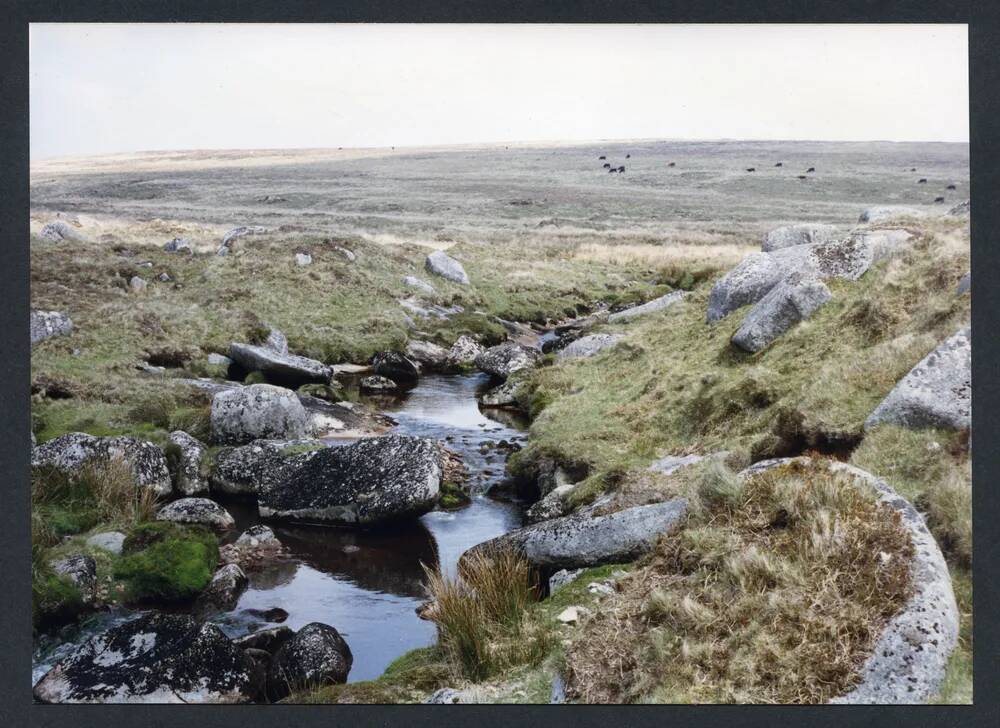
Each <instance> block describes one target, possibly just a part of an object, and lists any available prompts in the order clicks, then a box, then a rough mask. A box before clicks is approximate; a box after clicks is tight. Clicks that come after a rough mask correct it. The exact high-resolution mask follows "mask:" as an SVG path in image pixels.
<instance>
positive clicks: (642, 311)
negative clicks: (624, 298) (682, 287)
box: [608, 291, 687, 324]
mask: <svg viewBox="0 0 1000 728" xmlns="http://www.w3.org/2000/svg"><path fill="white" fill-rule="evenodd" d="M686 295H687V293H686V292H684V291H672V292H671V293H668V294H666V295H665V296H660V297H659V298H654V299H653V300H652V301H647V302H646V303H643V304H641V305H639V306H632V308H626V309H625V310H624V311H618V312H616V313H612V314H609V315H608V323H611V324H618V323H622V322H624V321H631V320H632V319H634V318H638V317H639V316H645V315H646V314H650V313H653V312H655V311H662V310H663V309H665V308H668V307H670V306H673V305H674V304H675V303H677V302H678V301H681V300H683V299H684V297H685V296H686Z"/></svg>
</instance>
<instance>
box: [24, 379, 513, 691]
mask: <svg viewBox="0 0 1000 728" xmlns="http://www.w3.org/2000/svg"><path fill="white" fill-rule="evenodd" d="M488 386H489V380H488V377H486V375H483V374H473V375H453V376H448V375H430V376H427V377H423V378H422V379H421V380H420V383H419V385H418V386H417V387H416V388H414V389H412V390H410V391H409V392H406V393H405V394H404V395H403V396H401V397H397V398H392V399H388V398H379V399H378V400H375V399H371V400H370V404H373V405H376V406H377V407H378V408H379V409H382V410H383V411H385V412H387V413H388V414H390V415H391V416H392V417H393V418H394V419H396V420H397V422H398V426H397V427H396V428H395V431H396V432H399V433H401V434H407V435H414V436H422V437H428V438H431V439H438V440H442V441H445V442H446V444H447V445H448V446H449V447H450V448H452V449H453V450H456V451H458V452H459V453H461V455H462V458H463V461H464V462H465V464H466V467H467V468H468V470H469V474H470V481H471V483H472V486H473V489H474V495H473V497H472V503H471V504H470V505H469V506H467V507H465V508H462V509H460V510H457V511H450V512H444V511H433V512H431V513H428V514H426V515H424V516H423V517H421V518H420V519H418V520H416V521H413V522H411V523H406V524H394V525H392V526H388V527H385V528H380V529H373V530H364V531H361V530H349V529H341V528H331V527H322V526H292V525H281V524H270V525H271V527H272V528H273V529H274V531H275V533H276V534H277V536H278V538H279V539H281V541H282V543H284V544H285V546H286V547H287V548H288V550H289V558H288V559H287V560H283V561H281V562H279V563H277V564H275V565H274V566H272V567H269V568H267V569H265V570H262V571H256V572H250V573H248V577H249V578H250V587H249V589H247V591H246V592H245V593H244V594H243V596H242V597H241V598H240V601H239V603H238V604H237V606H236V608H235V609H234V610H233V611H232V612H228V613H225V614H221V615H218V616H217V617H215V618H214V619H213V620H212V621H214V622H216V623H217V624H218V625H219V626H220V627H221V628H222V629H223V631H225V632H226V633H227V634H228V635H230V636H231V637H236V636H240V635H242V634H246V633H247V632H251V631H254V630H256V629H259V628H261V627H264V626H267V623H266V622H264V621H263V620H262V619H261V618H259V617H255V616H253V615H251V614H249V613H248V612H247V610H250V609H261V610H263V609H270V608H273V607H279V608H281V609H283V610H285V611H286V612H288V619H287V621H285V622H284V623H285V624H287V625H288V626H289V627H291V628H292V629H299V628H300V627H302V626H304V625H306V624H308V623H309V622H324V623H327V624H330V625H333V626H334V627H336V628H337V630H338V631H340V632H341V633H342V634H343V635H344V638H345V639H346V640H347V643H348V644H349V645H350V647H351V652H352V653H353V655H354V665H353V667H352V668H351V672H350V676H349V681H350V682H355V681H358V680H370V679H372V678H375V677H378V676H379V675H381V674H382V672H383V671H384V670H385V668H386V666H388V664H389V663H390V662H392V660H394V659H395V658H396V657H398V656H400V655H401V654H403V653H404V652H407V651H409V650H412V649H414V648H417V647H423V646H427V645H430V644H433V643H434V641H435V637H436V634H435V628H434V625H433V624H431V623H430V622H426V621H424V620H421V619H420V618H418V617H417V615H416V612H415V611H414V610H415V609H416V607H417V606H418V605H419V604H420V603H421V602H422V601H423V600H424V598H425V596H424V588H423V583H424V572H423V568H422V566H421V564H426V565H428V566H437V565H440V566H441V568H442V569H443V570H444V571H446V572H448V573H454V570H455V564H456V562H457V561H458V557H459V556H460V555H461V554H462V552H464V551H465V550H466V549H468V548H469V547H471V546H474V545H475V544H477V543H480V542H482V541H485V540H487V539H490V538H493V537H494V536H498V535H500V534H502V533H505V532H507V531H509V530H511V529H513V528H516V527H518V526H519V525H520V524H521V522H522V514H521V510H520V509H519V508H518V507H517V506H515V505H513V504H511V503H505V502H501V501H495V500H492V499H490V498H488V497H486V496H485V495H483V493H484V491H485V489H486V488H488V487H489V486H490V485H491V484H492V483H494V482H497V481H499V480H500V479H501V478H502V477H503V473H504V460H505V455H504V453H503V452H498V451H496V450H495V449H494V448H493V447H492V445H493V444H494V443H496V442H498V441H500V440H506V441H507V442H519V443H522V442H524V441H525V436H524V434H523V429H524V426H525V423H524V422H523V421H521V420H518V418H516V417H513V416H511V415H509V413H502V412H495V411H494V412H490V411H488V410H487V411H484V412H486V414H484V412H481V411H480V410H479V407H478V404H477V402H476V395H477V394H478V393H480V392H482V391H483V390H485V389H486V388H488ZM505 415H506V416H505ZM500 417H503V418H504V422H500V421H499V418H500ZM347 442H349V441H345V440H343V439H332V440H330V441H329V443H328V444H329V445H331V446H339V445H343V444H346V443H347ZM220 503H222V504H223V505H224V506H225V507H226V509H227V510H229V512H230V513H232V515H233V517H234V518H235V519H236V523H237V527H236V528H235V529H233V531H232V534H231V536H230V538H235V537H236V536H237V535H239V533H241V532H242V531H243V530H244V529H245V528H247V527H248V526H250V525H252V524H253V523H255V522H257V520H258V519H257V509H256V506H255V505H254V504H253V503H252V502H248V501H245V500H243V501H240V500H231V499H225V500H223V499H220ZM133 616H134V613H133ZM128 617H129V613H127V612H124V613H121V612H119V613H116V615H115V618H114V619H113V620H112V621H111V622H108V621H107V620H106V619H95V620H94V623H93V624H92V625H89V626H88V627H86V628H84V629H82V630H79V631H78V632H77V633H76V634H75V635H74V636H73V638H72V640H71V641H72V643H78V642H80V641H82V640H83V639H85V638H86V637H89V636H91V635H93V634H96V633H98V632H100V631H101V630H103V629H106V628H108V627H110V626H113V625H114V624H116V623H119V622H121V621H125V619H127V618H128ZM68 651H69V646H68V645H67V644H65V643H64V644H62V645H58V643H57V642H56V641H50V642H49V643H48V644H47V645H46V649H39V650H37V651H36V654H35V655H34V658H33V660H32V677H33V681H34V680H37V679H38V678H39V677H41V675H42V674H44V672H45V670H47V669H48V667H50V666H51V665H52V664H54V662H55V660H56V659H58V658H59V657H63V656H65V655H66V654H68Z"/></svg>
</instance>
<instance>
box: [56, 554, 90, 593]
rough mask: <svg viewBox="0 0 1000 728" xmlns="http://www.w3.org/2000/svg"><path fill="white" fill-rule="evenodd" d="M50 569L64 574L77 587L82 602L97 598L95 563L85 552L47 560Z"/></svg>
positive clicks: (61, 574)
mask: <svg viewBox="0 0 1000 728" xmlns="http://www.w3.org/2000/svg"><path fill="white" fill-rule="evenodd" d="M49 566H50V567H52V571H54V572H55V573H56V574H59V575H60V576H64V577H66V578H67V579H69V581H70V582H71V583H72V584H73V586H75V587H76V588H77V591H79V592H80V596H81V597H82V599H83V603H84V604H92V603H93V602H94V600H95V599H96V598H97V563H96V562H95V561H94V559H93V558H91V557H90V556H87V555H86V554H70V555H69V556H64V557H63V558H61V559H56V560H54V561H50V562H49Z"/></svg>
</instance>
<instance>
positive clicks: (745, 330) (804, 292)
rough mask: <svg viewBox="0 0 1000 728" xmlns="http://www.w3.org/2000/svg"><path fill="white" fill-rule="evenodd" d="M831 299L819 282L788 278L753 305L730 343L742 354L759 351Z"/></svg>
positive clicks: (791, 276) (797, 277)
mask: <svg viewBox="0 0 1000 728" xmlns="http://www.w3.org/2000/svg"><path fill="white" fill-rule="evenodd" d="M831 298H832V296H831V294H830V289H829V288H827V287H826V285H825V284H824V283H823V282H822V281H820V280H818V279H816V278H811V277H803V276H799V275H797V274H792V275H790V276H789V277H788V278H786V279H785V280H783V281H781V282H780V283H778V284H777V285H776V286H775V287H774V288H772V289H771V290H770V291H768V293H767V295H766V296H764V297H763V298H762V299H760V300H759V301H757V303H755V304H754V306H753V308H752V309H750V313H748V314H747V315H746V318H744V319H743V323H742V324H741V325H740V328H739V329H738V330H737V331H736V333H735V334H733V338H732V342H733V343H734V344H735V345H736V346H738V347H739V348H741V349H743V350H744V351H749V352H751V353H756V352H758V351H762V350H763V349H765V348H767V347H768V346H770V344H771V343H772V342H773V341H774V340H775V339H777V338H778V337H779V336H781V335H782V334H783V333H785V332H786V331H788V330H789V329H790V328H792V327H793V326H794V325H795V324H797V323H799V322H800V321H804V320H805V319H807V318H809V317H810V316H812V315H813V313H815V312H816V310H817V309H818V308H819V307H820V306H822V305H823V304H824V303H826V302H827V301H829V300H830V299H831Z"/></svg>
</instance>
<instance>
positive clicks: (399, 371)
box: [372, 351, 420, 384]
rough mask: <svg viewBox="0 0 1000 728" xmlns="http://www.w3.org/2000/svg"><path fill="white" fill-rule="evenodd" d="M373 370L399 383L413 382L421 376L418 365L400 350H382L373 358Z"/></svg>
mask: <svg viewBox="0 0 1000 728" xmlns="http://www.w3.org/2000/svg"><path fill="white" fill-rule="evenodd" d="M372 370H373V371H374V372H375V374H377V375H378V376H380V377H386V378H388V379H391V380H392V381H394V382H396V383H397V384H413V383H414V382H416V381H417V379H418V378H419V377H420V370H419V369H418V368H417V365H416V364H415V363H414V362H413V361H411V360H410V359H409V358H407V357H406V356H404V355H403V354H400V353H399V352H398V351H380V352H379V353H378V354H376V355H375V357H374V359H372Z"/></svg>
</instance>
